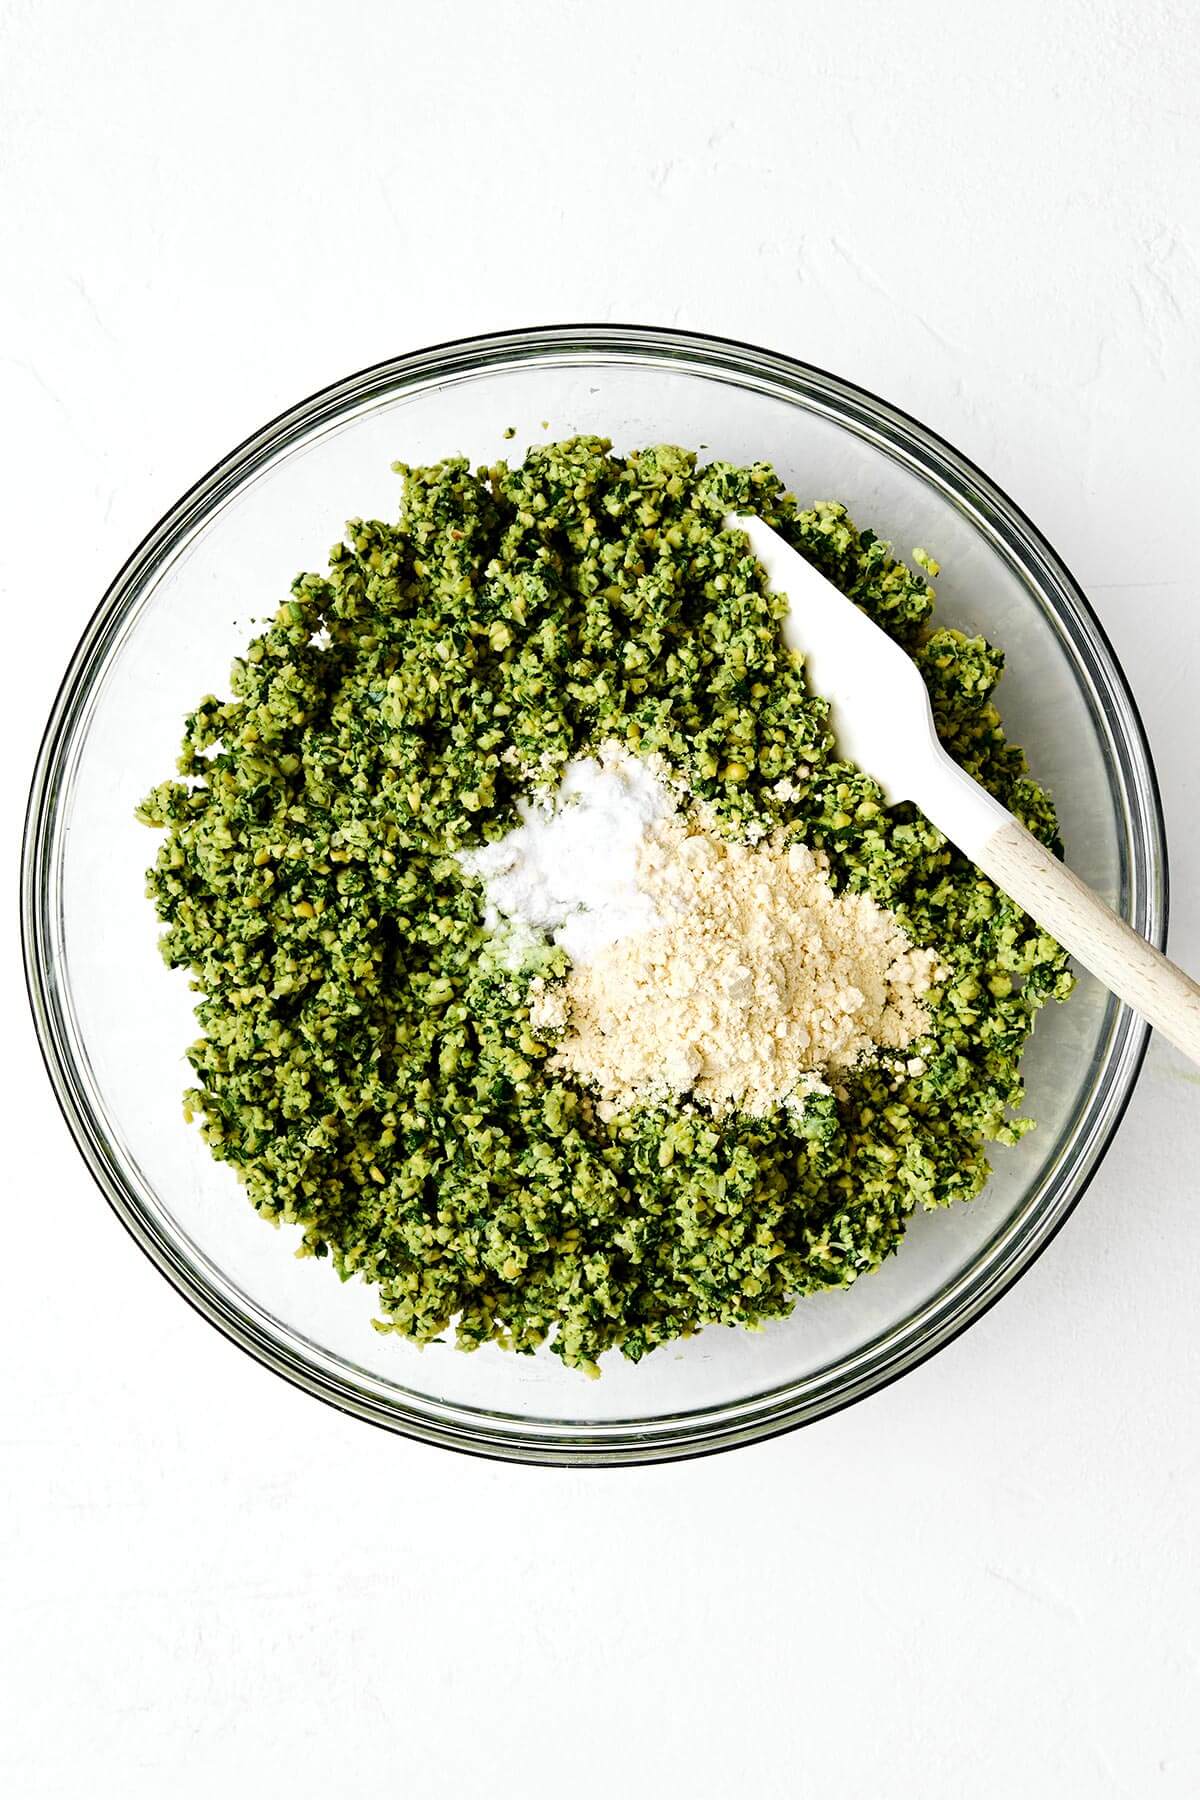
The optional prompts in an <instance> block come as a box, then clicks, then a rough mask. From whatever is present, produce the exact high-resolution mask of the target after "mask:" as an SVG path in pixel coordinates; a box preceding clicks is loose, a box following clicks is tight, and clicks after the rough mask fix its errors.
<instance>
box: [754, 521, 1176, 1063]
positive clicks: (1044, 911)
mask: <svg viewBox="0 0 1200 1800" xmlns="http://www.w3.org/2000/svg"><path fill="white" fill-rule="evenodd" d="M725 522H726V524H727V525H729V526H730V527H733V528H736V529H737V530H739V531H744V532H745V533H746V536H747V537H748V538H749V540H750V543H751V546H752V548H753V550H754V554H755V555H756V556H757V558H758V560H759V562H760V563H761V564H762V566H763V568H764V569H765V570H766V573H767V577H768V579H769V581H770V584H771V587H772V588H773V589H774V590H775V592H776V593H780V594H786V595H787V597H788V599H789V601H790V602H791V610H790V612H789V613H788V615H787V617H786V619H785V620H784V624H783V634H784V638H785V640H786V641H787V643H788V644H789V645H791V646H792V648H794V649H796V650H799V651H801V652H802V653H803V656H804V663H805V672H806V674H807V677H808V680H809V683H810V685H811V687H812V689H813V692H814V693H817V694H820V695H821V696H822V697H823V698H824V699H826V700H828V701H829V703H830V724H831V725H832V728H833V733H834V737H835V738H836V740H837V746H838V752H839V754H840V755H841V756H844V757H845V758H846V759H847V761H849V762H854V763H857V764H858V766H859V767H860V768H861V769H864V770H865V771H866V772H867V774H869V775H873V776H874V778H875V780H876V781H878V783H879V785H880V786H881V787H882V789H883V791H884V794H885V796H886V797H887V799H888V801H889V802H890V803H893V804H894V803H895V802H897V801H900V800H911V801H913V802H914V803H915V804H916V805H917V806H919V807H920V809H921V811H922V812H923V813H924V814H925V816H926V818H927V819H929V820H930V821H931V823H932V824H934V825H936V826H937V828H938V830H939V831H942V832H944V833H945V834H946V836H947V837H948V838H949V839H950V842H951V843H952V844H955V845H957V847H958V849H960V850H961V851H962V852H963V854H964V856H969V857H970V859H971V861H972V862H973V863H975V864H976V865H977V866H978V867H979V868H980V869H982V870H983V872H984V874H985V875H987V876H988V877H989V878H990V879H991V880H992V881H994V882H995V883H996V885H997V887H999V888H1002V889H1003V890H1004V892H1005V893H1006V894H1008V895H1009V897H1010V898H1011V899H1013V900H1015V901H1016V903H1017V905H1018V906H1020V907H1022V908H1023V909H1024V911H1025V912H1027V913H1028V914H1029V915H1030V917H1031V918H1033V919H1035V920H1036V921H1037V923H1038V924H1039V925H1041V926H1043V927H1044V928H1045V930H1046V931H1048V932H1049V933H1050V935H1051V936H1052V937H1054V938H1056V939H1057V940H1058V942H1059V943H1060V944H1061V945H1062V946H1063V948H1064V949H1066V950H1069V951H1070V953H1071V955H1072V956H1073V957H1075V958H1076V960H1077V961H1079V962H1081V963H1082V964H1083V966H1084V968H1086V969H1090V970H1091V972H1092V974H1093V975H1095V976H1096V978H1097V979H1098V980H1099V981H1102V982H1103V983H1104V985H1105V987H1106V988H1108V989H1109V990H1110V992H1112V993H1114V994H1116V995H1117V996H1118V997H1119V998H1120V999H1122V1000H1124V1001H1125V1002H1126V1003H1127V1004H1128V1005H1130V1006H1132V1007H1133V1009H1134V1011H1135V1012H1139V1013H1140V1014H1141V1015H1142V1017H1143V1018H1144V1019H1146V1020H1148V1021H1149V1023H1150V1024H1151V1025H1153V1026H1155V1027H1156V1028H1157V1029H1158V1030H1159V1031H1161V1032H1162V1034H1163V1036H1164V1037H1166V1038H1169V1039H1170V1041H1171V1043H1173V1044H1174V1045H1175V1046H1176V1047H1177V1049H1180V1050H1182V1051H1183V1053H1184V1055H1185V1056H1188V1057H1190V1058H1191V1060H1192V1061H1193V1062H1195V1063H1200V986H1198V985H1197V983H1196V982H1194V981H1193V980H1192V979H1191V977H1190V976H1188V975H1185V974H1184V972H1183V970H1182V969H1178V968H1176V966H1175V964H1174V963H1172V962H1168V960H1167V958H1166V957H1165V956H1163V955H1161V954H1160V952H1159V951H1157V950H1156V949H1154V947H1153V945H1151V944H1148V943H1147V942H1146V940H1145V938H1143V937H1139V935H1138V933H1137V932H1136V931H1134V930H1133V929H1132V928H1131V927H1130V926H1129V925H1127V924H1126V923H1125V921H1124V919H1119V918H1118V917H1117V915H1116V913H1114V912H1113V911H1112V910H1111V909H1110V908H1109V907H1107V906H1106V905H1105V904H1104V902H1103V900H1101V899H1100V897H1099V896H1098V895H1097V894H1094V893H1093V892H1092V890H1091V889H1090V888H1089V887H1088V886H1087V885H1086V884H1085V883H1084V882H1082V881H1081V880H1080V879H1079V877H1078V876H1077V875H1073V874H1072V873H1071V871H1070V870H1069V869H1068V868H1066V867H1065V866H1064V865H1063V864H1062V863H1061V862H1059V860H1058V858H1057V857H1055V856H1052V855H1051V854H1050V852H1049V851H1048V850H1046V849H1045V848H1044V847H1043V846H1042V845H1041V844H1039V842H1038V840H1037V839H1036V838H1035V837H1034V836H1033V834H1032V833H1031V832H1029V831H1027V830H1026V829H1025V827H1024V825H1022V824H1021V823H1020V822H1019V820H1017V819H1015V818H1014V817H1013V815H1012V813H1010V812H1009V811H1008V810H1007V808H1006V807H1003V806H1001V804H1000V802H999V801H998V800H996V799H994V798H993V797H992V795H991V794H989V793H988V792H987V791H986V790H985V789H984V788H982V787H980V785H979V783H978V782H977V781H974V780H973V779H972V778H971V776H970V775H967V774H966V773H964V771H963V770H962V769H960V768H959V766H958V764H957V763H956V762H954V760H953V759H952V758H951V757H950V756H949V755H948V753H947V752H946V751H945V750H943V748H942V746H941V744H940V743H939V741H938V737H937V733H936V731H935V730H934V726H933V713H932V712H931V710H930V705H929V695H928V692H927V690H926V687H925V683H924V681H923V680H922V678H921V674H920V671H919V670H918V668H917V666H916V664H915V663H914V662H913V661H912V660H911V659H910V658H909V657H908V656H907V655H906V654H905V652H904V651H903V650H902V649H901V648H900V646H899V645H898V644H895V643H893V642H892V640H891V638H890V637H888V635H887V633H886V632H884V631H881V630H880V629H879V627H878V626H877V625H873V624H872V623H871V621H870V620H869V619H868V618H867V616H866V614H865V613H862V612H860V611H859V609H858V607H857V606H855V604H854V602H853V601H852V600H847V599H846V597H845V595H844V594H842V593H840V592H839V590H838V589H837V588H835V587H834V585H833V583H832V582H829V581H826V579H825V577H824V576H823V575H821V574H819V573H818V572H817V570H816V569H814V568H813V566H812V564H811V563H809V562H806V561H805V559H804V558H803V557H802V556H801V555H800V554H799V552H798V551H796V550H793V549H792V547H791V545H790V544H787V543H785V542H784V540H783V539H782V538H781V537H780V536H779V534H778V533H777V532H775V531H772V530H771V528H770V526H769V525H764V524H763V522H762V520H761V519H755V518H747V517H743V516H741V515H740V514H734V513H731V514H730V515H729V516H728V517H727V519H726V521H725Z"/></svg>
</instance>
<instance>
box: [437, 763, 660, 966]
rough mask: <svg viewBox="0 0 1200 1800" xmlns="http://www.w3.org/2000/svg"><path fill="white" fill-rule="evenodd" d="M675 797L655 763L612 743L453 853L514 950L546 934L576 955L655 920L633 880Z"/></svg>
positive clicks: (514, 953) (489, 920)
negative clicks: (504, 827)
mask: <svg viewBox="0 0 1200 1800" xmlns="http://www.w3.org/2000/svg"><path fill="white" fill-rule="evenodd" d="M675 805H676V802H675V800H674V798H673V797H672V795H671V793H670V791H669V789H668V788H667V787H666V785H665V784H664V783H663V782H662V781H661V780H660V779H659V777H658V775H657V774H656V772H655V770H654V769H653V768H652V766H651V765H650V764H649V763H648V762H646V761H645V760H643V759H642V758H640V757H637V756H631V755H630V754H629V752H628V751H627V750H623V749H622V748H621V747H620V745H618V744H613V743H609V744H605V745H604V746H603V748H602V749H601V750H600V751H599V753H598V755H596V756H588V757H581V758H579V759H577V760H576V761H575V762H572V763H568V765H567V768H566V771H565V772H564V775H563V779H562V782H561V783H560V785H559V787H558V788H557V790H556V791H555V793H554V794H553V795H547V796H545V797H539V798H535V799H533V800H523V801H521V803H520V805H519V807H518V811H519V814H520V818H521V823H520V824H519V825H517V826H515V827H514V828H513V830H512V831H510V832H509V833H508V834H507V836H505V837H502V838H500V839H498V840H497V841H496V842H495V843H491V844H485V845H483V847H482V848H481V849H479V850H467V851H464V852H463V853H462V854H461V855H460V857H459V862H460V863H461V864H462V867H463V868H464V869H465V870H466V872H467V873H468V874H469V875H475V876H477V877H478V878H479V879H480V880H481V881H482V882H483V884H484V889H485V893H486V910H485V923H486V924H487V926H488V928H489V930H492V931H496V930H502V929H504V928H505V927H507V936H508V939H509V953H510V960H513V961H519V960H520V958H521V955H522V954H523V952H524V951H526V950H527V949H528V948H529V947H531V946H532V944H533V943H535V942H536V941H538V940H539V939H541V940H542V941H544V940H545V938H546V937H550V938H551V939H553V941H554V943H556V944H560V945H561V946H562V948H563V949H564V950H565V951H566V953H567V955H568V956H569V957H570V958H571V961H572V962H574V963H584V964H586V963H589V962H591V961H592V960H593V959H594V958H595V956H596V955H597V953H598V952H599V951H601V950H603V949H605V948H606V947H607V946H608V945H609V944H615V943H617V942H618V941H619V940H620V939H622V938H627V937H632V936H635V935H636V934H637V933H638V932H642V931H649V930H651V929H652V928H653V927H654V926H656V925H658V924H661V922H662V919H661V915H660V913H659V910H658V908H657V906H656V905H655V903H654V901H653V900H652V899H651V898H650V896H649V894H647V893H646V892H645V890H644V889H643V888H642V887H640V886H639V885H638V863H639V857H640V853H641V849H642V845H643V843H644V841H645V838H646V833H647V831H648V830H649V828H650V827H651V826H652V825H654V824H656V823H657V822H658V821H660V820H662V819H665V818H666V817H668V815H670V814H671V813H673V812H674V811H675Z"/></svg>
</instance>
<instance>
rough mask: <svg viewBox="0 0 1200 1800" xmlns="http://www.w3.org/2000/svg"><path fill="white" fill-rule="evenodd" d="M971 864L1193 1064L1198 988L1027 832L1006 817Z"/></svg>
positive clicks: (1199, 1055) (1198, 1030)
mask: <svg viewBox="0 0 1200 1800" xmlns="http://www.w3.org/2000/svg"><path fill="white" fill-rule="evenodd" d="M975 861H976V863H977V864H978V865H979V867H980V868H981V869H982V870H983V872H984V874H985V875H987V876H989V877H990V878H991V880H993V881H994V882H995V883H996V885H997V887H1001V888H1003V889H1004V892H1005V893H1006V894H1008V895H1009V896H1010V897H1011V898H1012V899H1013V900H1015V901H1016V903H1017V905H1018V906H1021V907H1023V908H1024V909H1025V911H1026V912H1027V913H1029V914H1030V916H1031V917H1032V918H1034V919H1036V920H1037V922H1038V924H1039V925H1042V926H1044V927H1045V929H1046V930H1047V931H1048V932H1049V933H1050V934H1051V936H1052V937H1055V938H1057V939H1058V941H1059V943H1060V944H1061V945H1062V946H1063V948H1064V949H1065V950H1069V951H1070V953H1071V955H1072V956H1073V957H1074V958H1075V959H1076V961H1077V962H1081V963H1082V964H1083V966H1084V968H1085V969H1090V970H1091V972H1092V974H1093V975H1095V976H1097V977H1098V978H1099V980H1101V981H1102V982H1103V983H1104V985H1105V987H1106V988H1109V989H1111V991H1112V992H1113V993H1114V994H1117V995H1119V996H1120V998H1121V999H1122V1000H1124V1001H1126V1002H1127V1003H1128V1004H1129V1005H1130V1006H1132V1007H1133V1009H1134V1011H1135V1012H1139V1013H1141V1015H1142V1017H1143V1018H1144V1019H1146V1020H1148V1021H1149V1023H1150V1024H1151V1025H1153V1026H1154V1027H1155V1029H1156V1030H1158V1031H1161V1032H1162V1034H1163V1036H1164V1037H1166V1038H1169V1039H1170V1041H1171V1042H1172V1043H1173V1044H1174V1045H1175V1047H1176V1049H1178V1050H1182V1051H1183V1053H1184V1055H1185V1056H1189V1057H1190V1058H1191V1059H1192V1061H1193V1062H1194V1063H1200V985H1198V984H1197V983H1196V982H1194V981H1193V980H1192V978H1191V976H1190V975H1185V974H1184V972H1183V970H1182V969H1177V968H1176V966H1175V964H1174V963H1173V962H1169V961H1168V960H1167V958H1166V957H1165V956H1163V955H1162V954H1161V953H1160V952H1159V951H1157V950H1156V949H1154V947H1153V945H1151V944H1148V943H1147V942H1146V940H1145V938H1142V937H1139V936H1138V934H1137V932H1136V931H1134V930H1133V929H1132V928H1131V927H1130V926H1128V925H1127V924H1126V923H1125V921H1124V919H1119V918H1118V917H1117V915H1116V913H1115V912H1113V911H1112V910H1111V909H1110V908H1109V907H1107V906H1106V905H1105V904H1104V902H1103V900H1101V899H1100V898H1099V896H1098V895H1096V894H1094V893H1093V892H1092V890H1091V888H1089V887H1088V886H1087V885H1086V884H1085V883H1084V882H1082V881H1080V879H1079V877H1078V875H1073V874H1072V873H1071V871H1070V869H1068V868H1067V867H1066V866H1065V865H1064V864H1063V863H1060V862H1059V860H1058V858H1057V857H1056V856H1051V854H1050V852H1049V851H1048V850H1047V849H1045V847H1044V846H1043V845H1041V844H1039V843H1038V841H1037V839H1036V838H1035V837H1034V836H1033V834H1032V833H1031V832H1028V831H1026V829H1025V827H1024V826H1023V825H1021V824H1019V823H1018V821H1017V820H1016V819H1012V820H1010V822H1009V823H1008V824H1006V825H1002V826H1001V827H1000V829H999V830H998V831H995V832H993V833H992V835H991V836H990V837H989V838H988V839H987V841H986V842H985V844H984V845H983V848H982V849H981V850H976V851H975Z"/></svg>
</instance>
